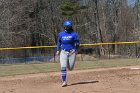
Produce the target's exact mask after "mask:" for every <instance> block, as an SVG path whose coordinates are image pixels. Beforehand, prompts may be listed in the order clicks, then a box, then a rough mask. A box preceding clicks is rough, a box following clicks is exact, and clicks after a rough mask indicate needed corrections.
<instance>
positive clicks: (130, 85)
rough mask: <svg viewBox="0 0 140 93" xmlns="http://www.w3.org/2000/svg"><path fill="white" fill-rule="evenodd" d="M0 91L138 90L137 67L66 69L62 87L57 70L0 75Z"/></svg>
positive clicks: (139, 75)
mask: <svg viewBox="0 0 140 93" xmlns="http://www.w3.org/2000/svg"><path fill="white" fill-rule="evenodd" d="M139 67H140V66H139ZM130 68H133V69H130ZM0 93H140V69H137V68H134V67H123V68H109V69H93V70H74V71H71V72H70V71H69V72H68V86H67V87H64V88H62V87H61V77H60V73H59V72H52V73H41V74H30V75H18V76H9V77H0Z"/></svg>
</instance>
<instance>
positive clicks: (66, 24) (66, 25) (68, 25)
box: [63, 20, 73, 27]
mask: <svg viewBox="0 0 140 93" xmlns="http://www.w3.org/2000/svg"><path fill="white" fill-rule="evenodd" d="M72 24H73V23H72V21H70V20H65V21H64V23H63V25H64V27H71V26H72Z"/></svg>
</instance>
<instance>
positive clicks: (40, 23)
mask: <svg viewBox="0 0 140 93" xmlns="http://www.w3.org/2000/svg"><path fill="white" fill-rule="evenodd" d="M65 19H71V20H72V21H73V22H74V26H73V28H74V30H75V31H76V32H77V34H78V35H79V38H80V42H81V43H82V44H85V43H86V44H89V43H97V42H101V43H104V42H123V41H139V39H140V0H129V1H127V0H0V47H1V48H5V47H21V46H46V45H47V46H48V45H56V43H57V35H58V33H59V32H60V31H62V30H63V21H64V20H65ZM85 48H87V47H81V48H80V49H81V50H82V49H85ZM88 48H91V49H92V51H95V52H96V54H97V55H98V56H102V55H106V54H108V53H110V54H112V55H116V54H117V55H123V56H127V55H129V56H132V57H133V56H139V48H140V46H139V44H135V45H110V46H108V45H104V46H96V47H88ZM54 52H55V49H24V50H16V51H13V50H10V51H9V50H5V51H0V58H18V57H30V56H41V55H44V56H45V55H48V54H50V55H51V54H52V55H53V54H54Z"/></svg>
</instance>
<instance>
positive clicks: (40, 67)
mask: <svg viewBox="0 0 140 93" xmlns="http://www.w3.org/2000/svg"><path fill="white" fill-rule="evenodd" d="M135 65H140V59H111V60H96V61H84V62H76V64H75V69H76V70H81V69H95V68H110V67H122V66H135ZM58 71H60V64H59V63H53V62H52V63H38V64H16V65H2V64H1V65H0V77H2V76H13V75H23V74H34V73H47V72H58Z"/></svg>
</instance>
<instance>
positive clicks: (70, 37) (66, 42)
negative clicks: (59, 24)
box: [57, 31, 80, 51]
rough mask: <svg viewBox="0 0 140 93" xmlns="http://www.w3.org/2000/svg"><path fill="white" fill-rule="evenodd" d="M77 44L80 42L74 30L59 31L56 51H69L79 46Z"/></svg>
mask: <svg viewBox="0 0 140 93" xmlns="http://www.w3.org/2000/svg"><path fill="white" fill-rule="evenodd" d="M79 45H80V43H79V38H78V35H77V34H76V33H75V32H74V31H71V32H67V31H63V32H60V33H59V35H58V42H57V51H59V50H60V49H62V50H65V51H70V50H72V49H75V50H77V49H78V48H79Z"/></svg>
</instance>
